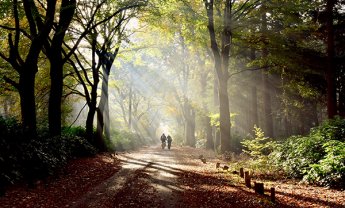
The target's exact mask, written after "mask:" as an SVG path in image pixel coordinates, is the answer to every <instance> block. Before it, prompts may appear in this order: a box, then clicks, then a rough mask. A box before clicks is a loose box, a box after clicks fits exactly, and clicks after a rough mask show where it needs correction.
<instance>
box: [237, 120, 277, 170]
mask: <svg viewBox="0 0 345 208" xmlns="http://www.w3.org/2000/svg"><path fill="white" fill-rule="evenodd" d="M254 133H255V138H253V139H245V140H244V141H242V142H241V143H242V145H243V147H244V149H243V152H244V153H246V154H248V155H249V156H250V160H249V166H250V168H251V169H253V170H254V171H255V172H261V173H264V174H269V173H270V172H273V171H274V165H273V163H272V162H271V159H270V154H271V153H272V152H273V150H274V149H275V147H276V146H277V143H276V142H274V141H271V140H270V139H269V138H268V137H265V134H264V132H263V131H262V129H260V128H259V127H256V126H254Z"/></svg>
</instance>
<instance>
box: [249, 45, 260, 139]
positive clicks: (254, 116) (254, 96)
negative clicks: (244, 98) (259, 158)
mask: <svg viewBox="0 0 345 208" xmlns="http://www.w3.org/2000/svg"><path fill="white" fill-rule="evenodd" d="M255 58H256V56H255V49H254V48H252V49H251V54H250V59H251V60H252V61H254V60H255ZM252 74H253V77H252V83H253V86H252V87H251V103H252V110H251V130H250V133H252V134H254V132H253V130H254V126H259V116H258V115H259V114H258V93H257V87H256V84H255V83H256V81H257V72H253V73H252Z"/></svg>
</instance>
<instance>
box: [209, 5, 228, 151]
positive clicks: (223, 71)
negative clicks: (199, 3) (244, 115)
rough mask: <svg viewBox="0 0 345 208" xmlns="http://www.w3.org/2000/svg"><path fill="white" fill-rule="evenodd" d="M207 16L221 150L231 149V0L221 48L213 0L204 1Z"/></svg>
mask: <svg viewBox="0 0 345 208" xmlns="http://www.w3.org/2000/svg"><path fill="white" fill-rule="evenodd" d="M204 3H205V8H206V12H207V17H208V25H207V28H208V31H209V35H210V41H211V49H212V53H213V57H214V62H215V70H216V72H217V77H218V86H219V87H218V91H219V92H218V98H219V114H220V118H219V122H220V140H221V141H220V145H221V152H225V151H231V132H230V109H229V97H228V92H227V88H228V86H227V83H228V79H229V72H228V68H229V57H230V46H231V36H232V34H231V25H230V24H231V8H232V1H230V0H226V1H225V7H224V15H223V28H222V34H221V44H222V45H221V48H219V46H218V43H217V38H216V32H215V27H214V12H213V6H214V5H213V0H211V1H204Z"/></svg>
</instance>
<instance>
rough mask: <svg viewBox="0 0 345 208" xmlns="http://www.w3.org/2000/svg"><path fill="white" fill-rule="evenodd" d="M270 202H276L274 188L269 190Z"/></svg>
mask: <svg viewBox="0 0 345 208" xmlns="http://www.w3.org/2000/svg"><path fill="white" fill-rule="evenodd" d="M271 201H272V202H275V201H276V190H275V188H273V187H272V188H271Z"/></svg>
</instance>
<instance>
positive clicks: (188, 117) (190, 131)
mask: <svg viewBox="0 0 345 208" xmlns="http://www.w3.org/2000/svg"><path fill="white" fill-rule="evenodd" d="M184 110H185V137H186V138H185V141H186V145H188V146H191V147H195V143H196V141H195V111H194V109H193V108H192V107H191V106H190V104H189V103H188V101H187V100H186V101H185V105H184Z"/></svg>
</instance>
